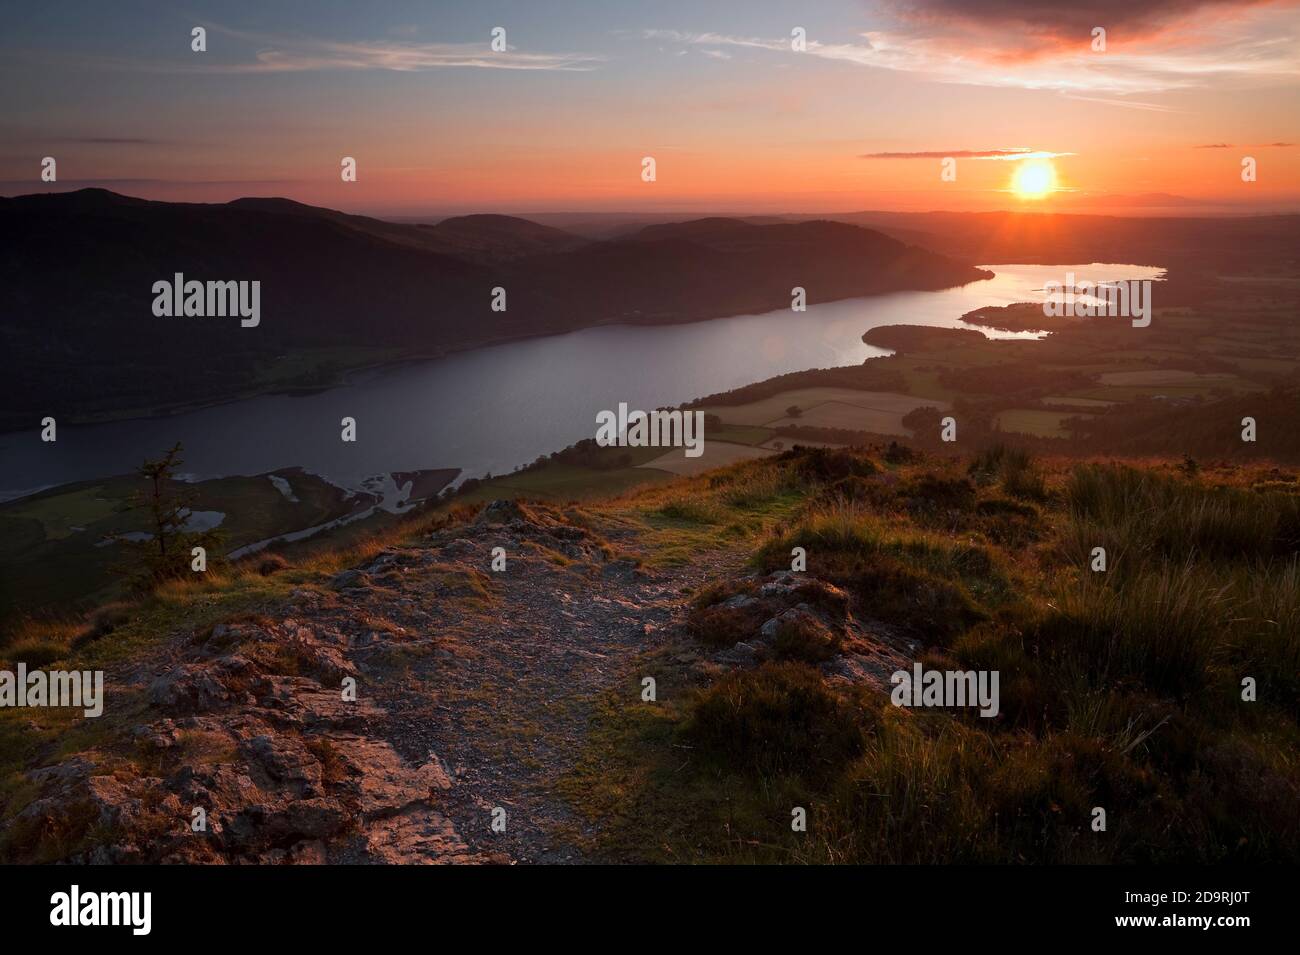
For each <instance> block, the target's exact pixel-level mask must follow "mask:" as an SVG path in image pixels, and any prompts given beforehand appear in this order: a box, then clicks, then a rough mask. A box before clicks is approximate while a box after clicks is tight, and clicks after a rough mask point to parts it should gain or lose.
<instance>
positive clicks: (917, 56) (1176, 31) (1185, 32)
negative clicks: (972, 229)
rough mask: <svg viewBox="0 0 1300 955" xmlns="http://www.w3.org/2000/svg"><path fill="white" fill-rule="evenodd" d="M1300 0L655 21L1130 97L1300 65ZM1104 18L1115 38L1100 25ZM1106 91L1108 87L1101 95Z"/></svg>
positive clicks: (933, 5)
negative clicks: (780, 33)
mask: <svg viewBox="0 0 1300 955" xmlns="http://www.w3.org/2000/svg"><path fill="white" fill-rule="evenodd" d="M1297 4H1300V0H1273V2H1268V0H1199V2H1198V0H1153V2H1148V3H1133V2H1131V0H1091V2H1070V3H1064V2H1056V0H969V2H968V0H920V2H918V0H911V2H901V0H900V2H889V3H887V4H886V6H885V7H884V8H883V9H884V12H885V15H884V16H883V17H882V18H881V28H880V29H874V30H870V31H867V32H864V33H861V34H860V35H859V37H858V39H857V40H855V41H854V42H849V43H844V42H828V38H824V37H817V36H815V35H812V34H810V35H809V36H808V38H807V48H806V51H805V52H803V53H795V52H794V51H793V50H792V46H791V42H790V39H789V38H788V37H781V38H763V37H753V36H734V35H726V34H719V33H691V32H685V31H680V30H646V31H644V33H643V35H644V36H645V37H646V38H647V39H655V40H660V41H669V42H675V43H681V44H686V45H691V46H702V47H706V48H713V49H718V48H725V47H744V48H749V49H759V50H768V51H771V52H773V53H777V52H781V53H786V54H790V55H791V56H812V57H816V58H819V59H827V60H836V61H840V62H846V63H853V64H856V65H859V66H868V67H875V68H877V69H886V70H896V71H901V72H908V73H916V74H921V75H924V76H926V77H928V78H930V79H933V80H936V81H939V82H947V83H961V84H968V85H978V86H995V87H1012V88H1021V89H1041V90H1053V91H1057V92H1060V93H1063V94H1066V95H1069V96H1072V97H1074V98H1077V99H1083V100H1092V101H1095V102H1101V103H1105V104H1107V105H1114V106H1124V107H1128V108H1132V109H1146V110H1156V111H1165V110H1168V107H1165V106H1162V105H1160V104H1156V103H1152V102H1150V101H1141V100H1134V99H1131V98H1130V97H1132V96H1134V95H1135V94H1150V93H1158V92H1168V91H1174V90H1190V89H1201V88H1206V87H1209V86H1214V87H1217V88H1247V87H1250V86H1254V85H1261V84H1269V83H1276V82H1278V81H1279V80H1282V81H1294V79H1295V78H1296V77H1297V76H1300V41H1298V40H1297V36H1296V33H1297V31H1296V23H1295V21H1296V15H1295V10H1294V7H1295V6H1296V5H1297ZM1098 26H1100V27H1102V28H1103V29H1105V30H1106V49H1105V50H1104V51H1094V50H1093V49H1092V42H1093V37H1092V31H1093V29H1094V28H1095V27H1098ZM1098 94H1102V95H1098Z"/></svg>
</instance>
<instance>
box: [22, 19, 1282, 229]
mask: <svg viewBox="0 0 1300 955" xmlns="http://www.w3.org/2000/svg"><path fill="white" fill-rule="evenodd" d="M196 26H201V27H203V28H204V30H205V31H206V45H207V49H206V51H204V52H195V51H194V50H192V49H191V43H192V30H193V28H194V27H196ZM495 28H501V29H503V30H504V31H505V32H504V42H505V49H503V50H493V49H492V34H493V30H494V29H495ZM1098 28H1100V29H1101V30H1104V31H1105V33H1104V49H1100V48H1096V47H1097V44H1098V39H1099V38H1098V37H1096V36H1095V35H1094V34H1095V31H1096V30H1097V29H1098ZM800 31H802V32H801V33H800ZM799 36H802V37H803V38H804V40H805V43H804V44H803V46H804V48H803V49H795V47H796V46H797V45H799V44H798V42H797V40H798V38H799ZM0 84H2V88H3V89H4V90H5V96H4V102H5V105H4V106H3V107H0V195H18V194H24V193H30V192H38V191H48V190H54V189H58V190H63V189H72V188H79V187H83V186H91V185H93V186H100V187H103V188H108V189H112V190H114V191H117V192H122V193H126V194H128V195H136V196H142V197H145V198H152V199H167V200H174V201H196V202H224V201H228V200H230V199H235V198H239V197H242V196H272V195H274V196H287V197H289V198H292V199H297V200H299V201H302V202H308V203H312V204H314V205H322V206H328V207H331V208H337V209H343V210H346V211H350V212H362V213H368V214H374V215H386V216H404V215H410V216H425V215H434V214H455V213H463V212H514V213H527V212H560V211H577V212H586V211H590V212H599V211H643V212H649V211H656V212H677V211H684V212H751V213H781V212H791V213H817V212H846V211H853V210H866V209H883V210H900V211H927V210H937V209H947V210H958V211H965V210H984V209H1007V208H1012V209H1042V210H1062V211H1106V212H1112V213H1115V214H1123V213H1125V212H1129V211H1133V210H1135V209H1136V210H1141V209H1144V208H1147V207H1151V206H1160V207H1163V208H1164V209H1165V211H1166V213H1181V212H1187V213H1202V212H1225V213H1232V214H1242V213H1253V212H1278V211H1290V212H1300V145H1298V144H1300V128H1298V127H1300V0H1279V2H1237V0H1234V2H1210V3H1199V2H1195V0H1147V2H1134V0H1097V2H1075V3H1057V2H1054V0H911V2H903V0H880V2H866V0H819V2H817V3H793V2H787V3H776V2H765V0H710V2H700V0H691V2H683V0H658V2H653V3H646V2H624V0H597V2H550V0H528V2H494V0H476V2H473V3H458V4H452V3H440V2H437V3H434V2H423V3H420V2H413V0H388V2H373V3H371V2H358V0H347V2H320V3H315V2H294V3H274V2H266V0H259V2H249V3H246V2H239V0H222V2H219V3H207V2H199V0H190V2H187V0H179V2H176V0H173V2H166V3H149V2H133V0H115V2H114V3H111V4H106V3H103V2H102V0H99V2H86V3H74V2H60V0H48V2H44V3H38V4H23V5H16V4H15V5H9V6H8V7H7V8H6V10H5V12H4V29H3V31H0ZM45 157H53V158H55V160H56V162H57V176H58V178H57V181H56V182H55V183H43V182H42V181H41V164H42V160H43V159H44V158H45ZM343 157H352V158H354V159H355V160H356V169H357V177H356V181H355V182H344V181H343V180H342V177H341V176H340V168H341V165H340V164H341V161H342V159H343ZM645 157H653V158H654V161H655V177H654V181H652V182H647V181H645V179H644V178H643V175H642V172H643V159H644V158H645ZM1246 158H1250V159H1253V160H1254V162H1255V170H1256V178H1255V180H1254V181H1250V182H1246V181H1243V179H1242V162H1243V160H1244V159H1246ZM945 159H952V160H954V162H953V163H951V164H947V165H945V162H944V160H945ZM1029 163H1034V164H1037V165H1038V167H1039V168H1040V175H1039V176H1038V180H1041V179H1042V178H1043V175H1044V174H1045V175H1047V176H1048V177H1049V178H1050V180H1051V183H1050V187H1049V188H1048V189H1047V190H1046V194H1045V195H1031V193H1034V192H1035V190H1026V189H1023V188H1021V189H1017V188H1016V187H1015V185H1014V183H1016V182H1017V181H1019V180H1018V179H1017V177H1018V175H1020V173H1019V172H1018V171H1019V170H1021V169H1022V167H1024V166H1025V165H1026V164H1029ZM945 168H947V169H948V170H949V175H948V177H947V178H945V177H944V175H943V173H944V170H945ZM1043 170H1046V172H1045V173H1043V172H1042V171H1043ZM1038 180H1036V181H1038ZM1038 191H1040V192H1041V190H1038ZM1152 196H1157V198H1152Z"/></svg>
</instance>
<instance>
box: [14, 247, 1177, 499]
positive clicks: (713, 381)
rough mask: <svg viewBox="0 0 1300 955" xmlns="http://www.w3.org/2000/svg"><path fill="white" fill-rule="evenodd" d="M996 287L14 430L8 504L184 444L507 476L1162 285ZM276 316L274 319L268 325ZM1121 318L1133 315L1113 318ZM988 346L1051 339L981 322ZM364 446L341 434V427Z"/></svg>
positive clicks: (223, 456) (609, 339)
mask: <svg viewBox="0 0 1300 955" xmlns="http://www.w3.org/2000/svg"><path fill="white" fill-rule="evenodd" d="M984 268H987V269H990V270H991V271H993V272H995V273H996V276H995V277H994V278H993V279H989V280H986V281H982V282H973V283H971V284H969V285H965V286H962V287H960V288H953V289H945V290H944V291H939V292H896V293H893V294H890V295H880V296H874V297H871V298H858V299H847V300H844V301H840V302H831V303H827V304H822V305H810V306H809V307H808V310H807V311H806V312H801V313H796V312H791V311H789V310H782V311H779V312H768V313H766V314H763V315H742V316H736V317H734V318H719V319H713V320H711V321H706V322H694V323H691V324H687V325H671V326H655V327H638V326H626V325H619V326H604V327H600V328H590V329H584V330H582V331H577V332H571V333H569V334H565V335H555V336H550V337H547V338H536V339H529V340H526V341H518V342H511V343H508V344H504V345H496V346H492V347H490V348H480V349H476V350H474V351H467V352H462V353H460V354H456V355H451V356H448V357H446V358H441V359H437V360H431V361H422V362H413V363H409V364H403V365H396V366H392V367H390V368H386V369H379V370H374V371H369V372H366V373H364V374H360V375H357V376H355V377H354V378H353V379H352V380H350V381H349V382H348V383H347V384H346V385H342V386H340V387H337V388H332V389H329V390H327V391H322V392H318V393H315V394H311V395H299V396H288V395H268V396H265V397H260V398H249V399H245V400H241V401H235V402H231V403H228V404H223V405H216V406H213V407H210V408H205V409H202V410H199V411H192V412H187V413H185V414H178V415H174V416H170V417H161V418H148V419H139V420H133V421H116V422H109V423H104V424H96V425H86V426H83V427H75V426H71V425H64V424H62V423H60V425H59V431H58V441H57V442H54V443H50V444H47V443H43V442H42V441H41V440H40V432H39V427H38V426H37V423H36V422H33V427H32V429H31V430H30V431H25V432H14V433H11V434H4V435H0V460H3V462H4V466H3V473H2V474H0V500H11V499H13V498H16V497H20V496H23V495H24V494H29V493H33V492H34V491H36V490H40V489H42V488H45V487H51V486H54V485H58V484H65V483H68V482H71V481H79V480H86V479H91V478H99V477H108V476H111V475H116V474H124V473H127V472H129V471H131V470H132V469H134V468H135V467H136V466H137V465H139V463H140V462H141V461H143V460H144V459H146V458H154V457H158V456H159V454H160V453H161V452H162V451H164V450H166V449H167V448H169V447H171V445H172V444H173V443H175V442H177V441H180V442H182V443H183V444H184V446H185V451H184V461H185V464H184V467H183V468H182V470H183V471H184V472H186V473H187V474H189V475H192V476H193V477H194V478H196V479H205V478H210V477H223V476H226V475H232V474H261V473H264V472H267V471H273V470H276V469H279V468H284V467H291V466H300V467H303V468H306V469H307V470H309V471H313V472H315V473H317V474H320V475H321V476H323V477H326V478H328V479H329V480H331V481H334V482H335V483H338V484H340V485H342V486H344V487H350V488H355V487H359V486H360V484H361V482H362V481H363V480H364V479H365V478H366V477H368V476H371V475H375V474H379V473H383V472H390V471H413V470H421V469H425V468H442V467H451V468H461V469H462V477H474V476H482V475H483V474H485V473H492V474H503V473H508V472H509V471H511V470H512V469H513V468H515V467H516V466H517V465H521V464H527V463H530V462H532V461H533V460H534V459H536V458H537V457H538V455H542V454H549V453H550V452H552V451H558V450H559V449H561V448H564V447H566V446H568V445H570V444H573V443H574V442H575V441H578V440H580V439H582V438H589V437H592V436H594V434H595V416H596V412H598V411H600V410H603V409H614V408H617V407H618V404H619V402H621V401H625V402H627V403H628V406H629V407H631V408H641V409H647V410H649V409H653V408H656V407H663V406H667V405H677V404H680V403H682V402H684V401H689V400H691V399H694V398H699V397H702V396H704V395H707V394H713V393H716V392H721V391H727V390H729V389H732V388H737V387H739V386H741V385H746V384H750V383H751V382H755V381H761V380H763V379H765V378H770V377H772V376H773V375H780V374H784V373H786V372H791V371H802V370H805V369H809V368H827V367H832V366H841V365H856V364H860V363H861V362H862V361H863V360H864V359H867V358H871V357H873V356H879V355H883V354H886V352H885V351H883V350H882V349H879V348H873V347H871V346H868V345H865V344H863V342H862V338H861V336H862V333H863V332H865V331H866V330H867V329H869V328H875V327H877V326H880V325H898V324H908V325H937V326H943V327H948V328H961V327H969V326H965V325H964V324H963V323H962V322H961V321H960V316H961V315H963V314H965V313H966V312H969V311H971V310H972V309H976V308H980V307H982V306H986V305H1007V304H1010V303H1012V302H1023V301H1041V300H1042V298H1043V294H1042V291H1041V290H1042V289H1043V287H1044V285H1045V283H1047V282H1049V281H1056V282H1064V281H1065V274H1066V272H1074V273H1075V275H1076V277H1077V278H1078V279H1079V280H1080V281H1082V280H1083V279H1090V280H1092V281H1104V280H1118V279H1157V278H1159V277H1160V276H1161V275H1162V274H1163V273H1162V270H1160V269H1157V268H1149V267H1144V266H1132V265H1099V264H1095V263H1094V264H1092V265H1050V266H1048V265H996V266H984ZM266 320H268V321H272V320H274V319H273V317H271V316H268V317H267V319H266ZM1112 320H1113V321H1123V319H1112ZM980 330H981V331H983V332H984V333H985V334H987V335H989V336H990V337H996V338H1014V337H1031V338H1033V337H1038V336H1036V335H1034V334H1026V333H999V332H992V331H990V330H988V329H980ZM345 416H349V417H352V418H355V419H356V421H357V440H356V442H355V443H344V442H343V441H341V440H340V430H341V428H340V424H339V421H340V419H341V418H343V417H345Z"/></svg>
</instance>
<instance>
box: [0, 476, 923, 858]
mask: <svg viewBox="0 0 1300 955" xmlns="http://www.w3.org/2000/svg"><path fill="white" fill-rule="evenodd" d="M628 544H629V542H628V541H622V540H620V539H619V535H618V533H617V531H615V532H614V533H613V534H612V535H611V534H608V533H606V534H605V535H603V536H596V535H594V534H592V533H589V532H588V531H586V530H584V529H583V528H582V527H579V526H575V525H574V524H572V523H570V522H568V521H567V520H563V519H560V518H559V517H558V515H557V514H556V513H555V512H553V511H549V510H547V509H531V510H527V509H526V510H522V511H521V510H520V508H519V507H518V506H517V505H514V504H512V503H508V502H495V503H494V504H492V505H489V506H488V507H487V508H486V509H484V511H483V512H481V513H480V514H479V515H478V517H477V518H476V519H475V521H474V522H473V523H471V524H467V525H459V526H453V527H451V528H448V529H445V530H441V531H438V532H435V533H434V534H432V535H430V536H427V537H425V538H422V539H415V540H412V541H409V542H408V543H407V544H405V545H403V546H400V547H394V548H392V549H390V550H387V551H384V552H383V553H380V554H379V555H377V556H376V557H374V558H372V559H370V560H369V561H367V562H366V563H365V564H364V565H362V566H359V567H356V568H354V569H351V570H347V571H344V572H343V573H341V574H339V575H337V576H336V577H335V578H334V579H333V580H332V581H331V582H330V584H329V586H328V587H326V588H320V589H306V588H304V589H301V590H298V591H295V593H294V594H293V597H292V598H291V600H290V601H289V602H288V603H287V604H286V605H284V606H281V607H278V608H276V609H275V610H274V611H273V612H267V613H264V614H260V615H256V616H250V617H248V618H241V619H235V620H231V621H228V622H225V623H222V624H218V625H217V626H216V627H214V628H212V629H211V630H209V631H206V632H203V633H194V634H185V635H179V636H177V637H176V638H175V639H174V640H173V641H172V642H171V643H169V644H167V645H166V646H165V647H164V648H163V649H162V650H161V651H160V652H155V653H151V654H150V655H149V659H148V660H146V661H139V662H137V663H135V664H133V665H131V666H126V667H122V668H120V669H119V670H117V671H115V672H113V673H111V674H110V675H109V678H108V684H109V686H110V687H114V688H116V689H115V690H114V691H113V693H112V695H110V697H109V707H110V709H112V708H114V707H115V706H116V707H117V708H119V709H120V710H127V711H131V712H136V713H138V719H135V720H133V721H131V722H130V723H129V731H128V729H123V730H121V731H119V732H116V733H115V734H113V735H110V736H109V738H108V739H106V740H104V741H103V742H102V743H101V744H100V745H99V747H98V748H97V749H95V750H91V751H89V752H80V753H77V754H75V755H72V756H70V757H68V758H66V759H64V760H62V761H61V762H53V763H52V764H51V765H47V766H46V767H45V768H42V769H39V770H34V771H33V772H31V773H30V774H29V779H30V783H31V785H33V786H34V787H37V788H38V789H39V793H40V795H39V798H36V799H34V800H33V801H32V802H31V803H30V804H29V805H28V806H27V807H26V808H25V809H24V810H23V811H22V812H21V813H19V814H18V816H17V818H16V819H14V820H13V821H11V822H10V823H9V824H8V826H9V827H10V829H11V832H10V833H9V835H10V837H11V839H10V841H11V844H13V845H17V846H19V847H22V846H26V847H27V849H28V850H29V852H30V853H31V855H32V856H33V857H39V858H44V859H50V858H66V859H70V860H73V861H96V862H136V861H176V862H180V861H184V862H235V863H238V862H258V863H275V862H360V863H364V862H380V863H457V862H499V863H515V862H523V863H537V862H583V861H598V860H593V859H591V858H589V857H588V856H587V855H586V852H587V851H588V850H584V849H582V848H580V847H581V846H584V845H591V844H592V843H593V840H590V839H586V838H583V837H585V836H590V835H591V834H592V833H590V832H588V831H586V830H585V829H584V828H583V827H584V825H585V823H584V822H583V821H582V820H581V819H579V818H578V817H577V816H576V815H575V814H574V813H573V812H572V811H571V810H570V809H569V807H568V805H567V804H566V802H565V801H564V799H563V798H562V797H561V796H560V795H559V794H558V792H557V787H556V781H557V780H558V779H559V778H560V777H561V776H562V775H563V774H565V773H566V772H567V771H568V770H569V769H570V768H571V767H572V766H573V765H574V763H575V761H576V760H577V758H578V757H579V755H580V753H581V751H582V748H583V745H584V741H585V739H586V734H587V733H588V730H589V728H590V725H591V718H592V713H593V709H594V706H595V703H596V701H597V699H598V698H599V697H600V696H601V695H602V694H603V693H605V692H606V691H608V690H610V689H611V688H615V687H621V688H625V690H626V692H627V693H629V694H636V693H639V690H640V677H641V675H642V674H640V673H639V672H638V668H637V661H638V659H640V658H642V657H643V656H644V655H646V654H650V653H653V652H655V651H656V650H659V649H662V648H663V647H665V646H667V645H670V644H673V643H674V642H677V643H681V644H683V645H684V646H689V645H690V644H689V641H688V639H687V638H686V637H685V635H684V626H683V624H684V620H685V617H686V614H687V612H688V608H689V597H688V594H689V593H690V592H692V591H693V590H694V589H695V588H697V587H698V586H699V585H700V584H702V583H704V582H705V581H707V580H711V579H718V578H722V577H728V576H732V575H735V574H736V573H738V572H739V571H740V566H741V563H742V559H741V555H739V554H737V553H733V552H727V551H724V550H718V551H716V552H712V553H706V554H703V555H700V557H699V559H697V560H694V561H692V563H691V565H690V566H689V567H685V568H674V569H667V570H665V569H656V570H653V571H647V570H645V569H643V568H642V567H640V566H638V563H639V562H638V561H637V560H635V559H634V558H632V557H628V556H620V554H622V553H623V551H622V548H623V547H624V546H627V545H628ZM495 548H502V549H503V551H504V558H505V568H504V569H503V570H502V569H496V570H494V569H493V558H494V549H495ZM500 553H501V552H497V554H500ZM784 576H785V577H786V578H791V575H784ZM759 584H761V589H755V588H756V587H758V586H759ZM796 584H801V589H800V592H803V591H805V590H806V581H804V580H802V579H800V580H795V579H793V578H791V579H788V580H783V579H775V580H769V581H767V582H766V583H762V582H756V583H755V584H754V585H753V586H749V587H748V588H747V592H745V593H738V594H737V595H736V596H734V597H733V598H732V599H731V604H733V605H748V606H750V607H751V609H757V610H758V612H759V615H760V616H764V615H771V616H772V617H773V619H774V620H775V618H776V616H778V615H781V614H785V615H787V616H788V615H790V614H794V615H807V614H808V612H809V610H808V607H807V605H806V604H799V605H798V606H795V603H796V602H797V601H796V598H795V596H793V595H794V594H795V590H794V586H795V585H796ZM832 625H834V626H839V627H841V628H843V627H844V621H843V620H842V619H841V620H840V621H839V622H838V623H834V622H833V623H832ZM774 626H775V624H773V625H772V626H769V627H767V628H766V631H765V632H767V633H768V634H769V635H770V633H771V632H772V631H773V629H774ZM849 630H850V631H852V633H850V637H851V641H850V643H851V648H850V649H851V651H852V652H849V653H846V654H845V655H843V656H840V657H838V658H837V659H836V660H834V661H832V662H830V663H828V664H827V665H826V667H825V669H826V671H827V673H828V675H837V676H839V677H841V678H845V679H853V680H870V681H873V682H876V683H881V682H882V681H883V680H884V679H885V676H884V675H885V674H886V673H887V672H889V671H890V670H891V669H893V668H894V666H895V665H896V664H897V663H898V662H899V661H901V660H902V659H903V657H902V656H900V655H899V653H898V652H897V651H895V650H893V649H892V648H891V647H890V646H889V645H888V644H887V643H881V642H879V641H877V640H875V639H874V638H872V637H871V636H870V635H868V634H866V633H864V632H862V631H861V630H860V629H858V628H856V625H851V626H850V627H849ZM756 654H757V655H759V656H761V654H762V647H761V646H758V645H757V644H754V645H751V644H739V645H737V646H736V647H734V648H730V649H725V650H724V651H722V652H721V653H719V654H715V655H714V658H713V659H709V660H701V664H702V665H705V666H711V667H715V668H716V667H719V666H744V665H749V664H751V663H752V662H753V660H754V658H755V655H756ZM352 686H355V699H351V698H348V699H345V696H346V695H349V694H347V693H346V692H345V691H346V690H347V689H348V688H350V687H352ZM114 697H116V700H115V699H114ZM124 737H125V738H124ZM196 809H202V811H203V813H204V814H205V819H204V820H203V821H204V826H203V827H197V825H196V824H192V823H193V819H194V813H195V810H196ZM494 822H495V823H496V826H494ZM15 827H16V828H15Z"/></svg>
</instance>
